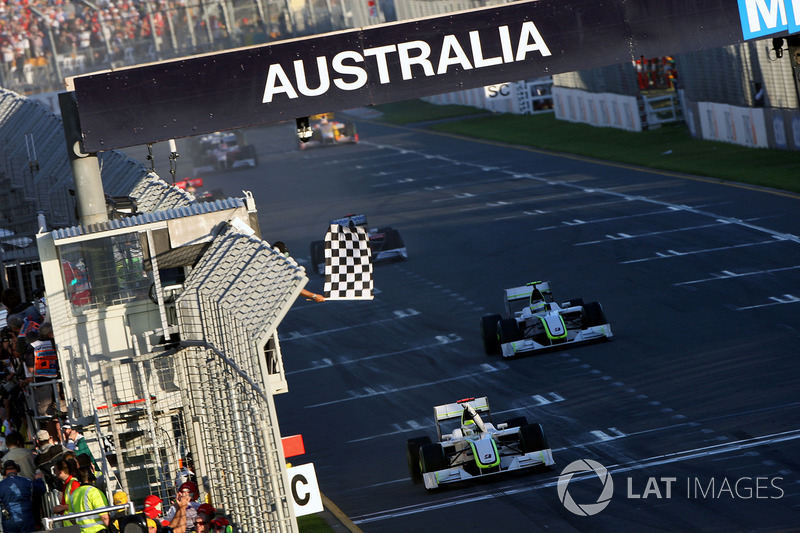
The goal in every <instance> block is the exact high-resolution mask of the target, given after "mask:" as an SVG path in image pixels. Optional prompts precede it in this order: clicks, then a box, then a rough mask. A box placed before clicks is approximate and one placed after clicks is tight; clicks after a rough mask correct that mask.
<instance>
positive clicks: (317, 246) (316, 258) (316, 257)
mask: <svg viewBox="0 0 800 533" xmlns="http://www.w3.org/2000/svg"><path fill="white" fill-rule="evenodd" d="M320 267H321V268H322V269H320ZM311 270H313V271H314V272H315V273H316V274H320V275H323V276H324V275H325V241H314V242H312V243H311Z"/></svg>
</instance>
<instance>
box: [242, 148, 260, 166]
mask: <svg viewBox="0 0 800 533" xmlns="http://www.w3.org/2000/svg"><path fill="white" fill-rule="evenodd" d="M239 159H252V160H253V167H257V166H258V153H257V152H256V147H255V145H252V144H248V145H246V146H243V147H242V155H241V156H240V157H239Z"/></svg>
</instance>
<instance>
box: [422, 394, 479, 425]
mask: <svg viewBox="0 0 800 533" xmlns="http://www.w3.org/2000/svg"><path fill="white" fill-rule="evenodd" d="M465 404H469V405H471V406H472V407H473V409H475V411H477V412H478V414H481V415H482V414H484V413H489V398H487V397H486V396H483V397H481V398H470V399H469V400H460V401H458V402H455V403H446V404H444V405H437V406H435V407H434V408H433V413H434V416H435V418H436V425H439V422H441V421H443V420H454V419H461V413H463V412H464V405H465Z"/></svg>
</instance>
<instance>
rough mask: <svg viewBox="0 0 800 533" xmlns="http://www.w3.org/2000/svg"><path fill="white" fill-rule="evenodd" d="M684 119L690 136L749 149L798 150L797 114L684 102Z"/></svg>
mask: <svg viewBox="0 0 800 533" xmlns="http://www.w3.org/2000/svg"><path fill="white" fill-rule="evenodd" d="M684 118H685V120H686V124H687V126H688V127H689V131H690V132H691V134H692V136H693V137H696V138H699V139H704V140H707V141H720V142H727V143H733V144H739V145H742V146H747V147H750V148H775V149H778V150H800V111H797V110H790V109H767V108H752V107H738V106H733V105H728V104H718V103H714V102H686V103H685V109H684Z"/></svg>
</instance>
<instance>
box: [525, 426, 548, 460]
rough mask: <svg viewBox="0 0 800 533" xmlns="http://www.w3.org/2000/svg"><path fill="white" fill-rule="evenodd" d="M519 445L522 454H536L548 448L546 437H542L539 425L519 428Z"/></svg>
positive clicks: (542, 433) (542, 432)
mask: <svg viewBox="0 0 800 533" xmlns="http://www.w3.org/2000/svg"><path fill="white" fill-rule="evenodd" d="M519 444H520V448H522V453H530V452H537V451H539V450H546V449H548V448H549V446H548V445H547V437H545V436H544V430H543V429H542V425H541V424H527V425H525V426H522V427H520V428H519Z"/></svg>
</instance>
